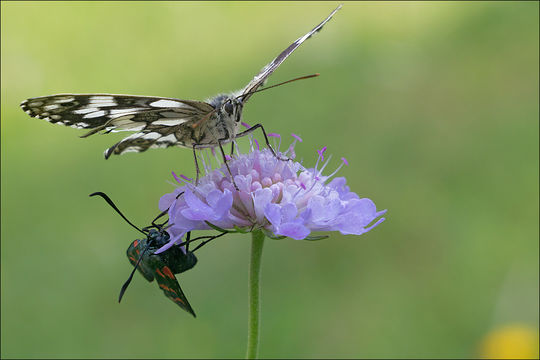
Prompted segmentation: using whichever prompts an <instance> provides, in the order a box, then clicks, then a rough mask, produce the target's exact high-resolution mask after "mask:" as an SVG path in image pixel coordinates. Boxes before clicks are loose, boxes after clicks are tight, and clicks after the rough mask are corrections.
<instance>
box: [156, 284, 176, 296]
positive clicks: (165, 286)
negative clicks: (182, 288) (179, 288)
mask: <svg viewBox="0 0 540 360" xmlns="http://www.w3.org/2000/svg"><path fill="white" fill-rule="evenodd" d="M159 287H160V288H162V289H163V290H167V291H170V292H172V293H174V294H175V295H176V292H175V291H174V290H173V289H171V288H170V287H167V285H164V284H159Z"/></svg>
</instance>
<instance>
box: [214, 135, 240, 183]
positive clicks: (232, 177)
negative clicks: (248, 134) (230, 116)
mask: <svg viewBox="0 0 540 360" xmlns="http://www.w3.org/2000/svg"><path fill="white" fill-rule="evenodd" d="M225 140H227V139H221V140H218V145H219V150H220V151H221V155H222V156H223V162H224V163H225V166H226V167H227V171H228V172H229V175H231V181H232V183H233V185H234V188H235V189H236V191H239V189H238V186H237V185H236V183H235V182H234V176H233V174H232V173H231V168H229V163H228V162H227V155H225V151H224V150H223V144H222V142H224V141H225Z"/></svg>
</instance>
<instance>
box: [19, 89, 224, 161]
mask: <svg viewBox="0 0 540 360" xmlns="http://www.w3.org/2000/svg"><path fill="white" fill-rule="evenodd" d="M21 108H22V109H23V110H24V111H25V112H26V113H27V114H29V115H30V116H32V117H35V118H38V119H43V120H47V121H49V122H51V123H55V124H60V125H65V126H71V127H75V128H83V129H89V130H90V131H89V132H88V133H87V134H85V135H83V136H82V137H86V136H89V135H92V134H95V133H97V132H99V131H104V132H111V131H113V132H114V131H137V133H136V134H133V135H132V136H129V137H127V138H125V139H124V140H122V141H120V142H119V143H117V144H116V145H114V146H113V147H111V148H110V149H108V150H107V151H106V152H105V157H106V158H108V157H109V156H110V155H111V154H122V153H123V152H129V151H136V152H142V151H145V150H147V149H150V148H158V147H169V146H175V145H180V146H181V145H183V142H182V138H183V132H184V133H185V131H183V129H189V127H190V126H191V125H193V124H195V123H197V122H198V121H200V120H201V119H202V118H204V117H205V116H207V115H208V114H209V113H210V112H212V111H213V110H214V107H213V106H211V105H210V104H208V103H205V102H201V101H193V100H180V99H173V98H162V97H146V96H131V95H111V94H59V95H52V96H43V97H37V98H31V99H28V100H25V101H23V102H22V103H21Z"/></svg>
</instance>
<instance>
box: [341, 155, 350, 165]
mask: <svg viewBox="0 0 540 360" xmlns="http://www.w3.org/2000/svg"><path fill="white" fill-rule="evenodd" d="M341 161H343V163H344V164H345V165H347V166H349V162H348V161H347V159H345V158H344V157H342V158H341Z"/></svg>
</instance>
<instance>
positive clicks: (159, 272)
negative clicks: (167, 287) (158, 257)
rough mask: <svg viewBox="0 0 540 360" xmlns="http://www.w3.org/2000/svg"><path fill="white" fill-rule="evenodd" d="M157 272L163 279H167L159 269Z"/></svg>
mask: <svg viewBox="0 0 540 360" xmlns="http://www.w3.org/2000/svg"><path fill="white" fill-rule="evenodd" d="M156 272H157V273H158V275H159V276H161V277H163V278H164V277H165V275H163V274H162V273H161V271H159V269H156Z"/></svg>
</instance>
